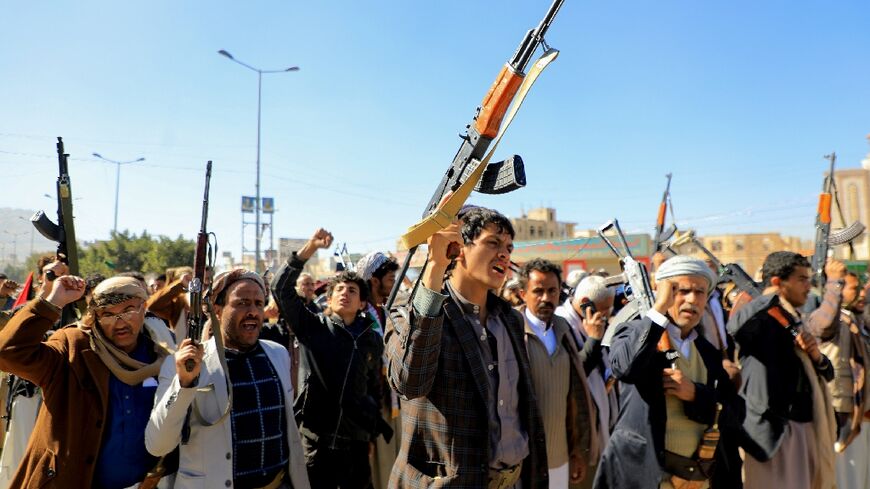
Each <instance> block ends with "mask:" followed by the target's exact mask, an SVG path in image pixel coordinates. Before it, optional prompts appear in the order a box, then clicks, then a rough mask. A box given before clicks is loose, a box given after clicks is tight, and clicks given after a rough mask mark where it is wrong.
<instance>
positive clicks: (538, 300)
mask: <svg viewBox="0 0 870 489" xmlns="http://www.w3.org/2000/svg"><path fill="white" fill-rule="evenodd" d="M559 292H560V283H559V277H557V276H556V274H555V273H553V272H541V271H539V270H532V271H531V272H529V280H528V282H527V283H526V287H525V289H522V290H520V296H521V297H522V298H523V301H525V303H526V307H528V308H529V311H530V312H531V313H532V314H534V316H535V317H536V318H538V319H540V320H541V321H543V322H545V323H548V324H549V322H550V320H551V319H553V314H554V313H555V312H556V305H558V304H559Z"/></svg>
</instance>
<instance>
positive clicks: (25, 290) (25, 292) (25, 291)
mask: <svg viewBox="0 0 870 489" xmlns="http://www.w3.org/2000/svg"><path fill="white" fill-rule="evenodd" d="M32 287H33V272H30V273H29V274H28V275H27V280H25V281H24V287H22V288H21V292H20V293H19V294H18V298H17V299H15V304H12V308H13V309H15V308H16V307H18V306H23V305H24V303H25V302H27V297H28V296H29V295H30V289H31V288H32Z"/></svg>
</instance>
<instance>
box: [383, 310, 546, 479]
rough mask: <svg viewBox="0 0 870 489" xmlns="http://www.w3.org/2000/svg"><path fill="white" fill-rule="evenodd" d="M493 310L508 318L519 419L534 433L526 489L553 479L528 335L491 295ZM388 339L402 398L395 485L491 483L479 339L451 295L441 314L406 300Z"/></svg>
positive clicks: (488, 395)
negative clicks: (423, 311) (420, 310)
mask: <svg viewBox="0 0 870 489" xmlns="http://www.w3.org/2000/svg"><path fill="white" fill-rule="evenodd" d="M487 307H488V309H489V311H490V314H498V315H499V317H500V318H501V319H502V322H503V323H504V325H505V327H506V329H507V331H508V335H509V336H510V339H511V344H512V346H513V348H514V352H515V353H516V357H517V363H518V365H519V370H520V384H519V386H517V387H518V390H519V396H520V404H519V410H520V413H519V414H520V419H521V422H522V424H523V428H524V429H525V430H526V432H527V433H528V439H529V455H528V456H527V457H526V458H525V460H524V461H523V467H522V473H521V478H522V484H523V487H524V488H526V489H534V488H546V487H548V485H549V482H548V470H547V454H546V450H547V449H546V445H545V441H544V429H543V424H542V422H541V416H540V414H539V412H538V407H537V402H536V399H535V394H534V389H533V387H532V379H531V376H530V374H529V360H528V354H527V353H526V346H525V341H524V338H523V334H524V333H523V319H522V317H521V316H520V315H519V313H518V312H517V311H514V310H513V309H511V308H510V306H509V305H508V303H507V302H505V301H503V300H502V299H500V298H498V297H496V296H495V295H493V294H490V296H489V297H488V300H487ZM385 341H386V344H387V347H386V350H387V356H388V375H389V380H390V384H391V385H392V387H393V388H394V389H395V390H396V391H397V392H398V393H399V395H401V396H402V399H403V400H404V402H403V403H402V444H401V448H400V450H399V455H398V457H397V459H396V463H395V465H393V472H392V474H391V476H390V482H389V487H391V488H424V487H426V488H428V487H450V488H472V487H473V488H485V487H486V486H487V484H488V481H489V460H490V446H489V421H488V414H487V413H488V411H487V406H488V403H491V402H494V399H493V397H494V394H493V393H492V392H491V391H490V389H489V386H488V382H487V374H486V371H485V370H484V363H483V359H482V358H481V355H480V350H479V347H478V345H477V337H476V336H475V333H474V330H473V329H472V326H471V324H470V323H469V322H468V321H467V320H466V319H465V316H464V315H463V313H462V311H461V309H460V308H459V306H458V305H457V304H456V303H455V302H454V301H453V300H452V299H451V298H450V297H448V298H447V300H445V301H444V303H443V304H442V306H441V310H440V312H439V314H438V315H437V316H436V317H425V316H417V315H415V312H414V311H413V308H412V307H411V306H410V305H408V306H405V307H399V308H395V309H394V310H393V311H391V314H390V320H389V321H388V325H387V329H386V335H385Z"/></svg>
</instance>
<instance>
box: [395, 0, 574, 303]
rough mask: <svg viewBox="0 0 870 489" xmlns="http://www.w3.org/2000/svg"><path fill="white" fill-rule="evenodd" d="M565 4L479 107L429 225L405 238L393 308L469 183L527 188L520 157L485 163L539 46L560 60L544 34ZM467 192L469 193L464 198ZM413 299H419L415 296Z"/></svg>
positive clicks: (487, 188) (527, 39) (556, 4)
mask: <svg viewBox="0 0 870 489" xmlns="http://www.w3.org/2000/svg"><path fill="white" fill-rule="evenodd" d="M563 1H564V0H553V3H552V4H551V5H550V8H549V9H548V10H547V14H546V15H545V16H544V18H543V20H541V22H540V23H539V24H538V26H537V27H535V28H534V29H529V30H528V31H527V32H526V34H525V36H523V40H522V42H521V43H520V45H519V47H518V48H517V50H516V52H514V54H513V56H511V58H510V59H509V60H508V61H507V63H506V64H505V65H504V67H503V68H502V69H501V71H500V72H499V74H498V76H497V77H496V79H495V82H494V83H493V84H492V86H491V87H490V88H489V91H488V92H487V94H486V96H485V97H484V98H483V102H482V103H481V105H480V106H479V107H478V108H477V111H476V112H475V115H474V117H473V118H472V121H471V123H470V124H468V125H467V126H465V129H466V131H465V134H464V135H460V138H461V139H462V143H461V144H460V146H459V150H458V151H457V152H456V155H455V156H454V157H453V163H452V164H451V165H450V167H449V168H448V169H447V173H445V174H444V177H442V179H441V182H440V183H439V184H438V187H437V188H436V189H435V192H434V193H433V194H432V198H430V199H429V204H428V205H427V206H426V209H425V210H424V211H423V221H421V222H420V223H418V224H417V225H416V226H414V227H412V228H411V230H409V232H408V233H406V234H405V235H404V236H402V241H403V244H404V245H405V246H407V247H408V255H407V256H406V257H405V261H404V263H403V264H402V268H401V269H400V270H399V272H398V273H397V274H396V284H395V285H394V286H393V290H392V291H391V292H390V297H389V298H388V299H387V303H386V308H387V310H389V309H390V307H392V305H393V301H395V299H396V294H397V293H398V292H399V288H400V287H401V284H402V279H403V278H404V276H405V274H406V273H407V271H408V267H409V266H410V264H411V259H412V258H413V256H414V253H415V252H416V251H417V247H418V246H419V245H420V244H422V243H424V242H425V241H426V239H427V238H428V237H429V236H431V235H432V234H434V233H435V232H437V231H438V230H439V229H443V228H444V227H446V226H448V225H449V224H450V223H451V222H452V221H453V220H454V219H455V216H456V212H458V210H459V207H460V206H461V205H462V202H463V201H464V200H465V198H467V196H468V193H470V191H471V189H467V187H468V185H463V184H465V183H466V182H468V183H469V185H470V184H471V183H474V185H473V190H476V191H478V192H481V193H486V194H502V193H506V192H510V191H513V190H516V189H518V188H521V187H523V186H525V184H526V177H525V171H524V167H523V160H522V158H520V157H519V156H517V155H514V156H513V157H511V158H508V159H507V160H504V161H501V162H498V163H492V164H487V166H485V167H483V168H481V165H482V164H483V163H484V162H486V163H488V156H487V149H489V146H490V144H491V143H492V142H493V141H494V140H496V139H497V137H498V136H499V135H500V130H501V129H502V128H501V126H502V120H503V119H504V117H505V114H506V113H507V111H508V107H510V105H511V103H512V102H514V98H515V96H516V95H517V93H518V91H519V89H520V86H521V85H522V84H523V82H524V79H525V77H526V73H525V72H524V70H525V69H526V66H527V65H528V63H529V60H530V59H531V57H532V55H533V54H534V53H535V51H536V50H537V49H538V46H539V45H540V46H543V47H544V49H545V50H546V52H548V53H551V54H552V57H555V53H556V51H555V50H550V49H549V46H548V45H547V43H546V41H545V40H544V34H546V32H547V29H548V28H549V27H550V24H551V23H552V22H553V19H554V18H555V17H556V13H557V12H558V11H559V8H560V7H561V6H562V2H563ZM538 63H540V61H539V62H538ZM538 63H536V65H538ZM544 66H546V64H542V65H540V67H538V66H536V67H535V68H537V72H539V71H540V70H541V69H543V67H544ZM533 70H534V69H533ZM533 73H534V74H533ZM536 77H537V73H536V72H534V71H530V79H529V80H527V81H526V82H527V84H528V83H531V82H532V81H534V79H535V78H536ZM523 96H524V93H522V92H521V93H520V98H519V99H518V101H517V102H518V103H519V102H520V101H521V100H522V97H523ZM466 189H467V192H468V193H464V194H463V192H464V191H466ZM448 193H453V194H454V196H455V197H456V199H455V200H456V202H453V203H452V205H450V206H449V208H448V205H447V204H446V203H445V205H444V207H442V208H441V209H439V208H438V206H439V204H440V203H441V201H442V199H443V198H444V197H445V196H446V195H447V194H448ZM445 209H449V210H445ZM421 276H422V273H421ZM418 283H419V281H418ZM411 295H412V297H413V292H412V294H411Z"/></svg>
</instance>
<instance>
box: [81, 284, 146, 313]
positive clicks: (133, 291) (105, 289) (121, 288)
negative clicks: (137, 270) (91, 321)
mask: <svg viewBox="0 0 870 489" xmlns="http://www.w3.org/2000/svg"><path fill="white" fill-rule="evenodd" d="M134 297H135V298H138V299H142V300H143V301H144V300H147V299H148V293H147V292H145V289H143V288H142V284H141V283H140V282H139V281H138V280H136V279H135V278H133V277H112V278H109V279H106V280H103V281H102V282H100V284H99V285H97V286H96V287H95V288H94V296H93V299H92V301H93V306H94V307H105V306H110V305H112V304H118V303H119V302H123V301H125V300H129V299H132V298H134Z"/></svg>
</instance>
